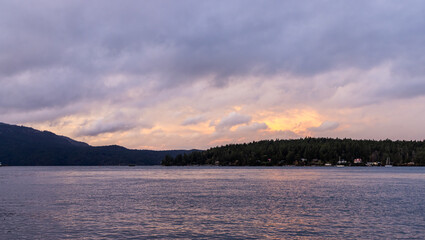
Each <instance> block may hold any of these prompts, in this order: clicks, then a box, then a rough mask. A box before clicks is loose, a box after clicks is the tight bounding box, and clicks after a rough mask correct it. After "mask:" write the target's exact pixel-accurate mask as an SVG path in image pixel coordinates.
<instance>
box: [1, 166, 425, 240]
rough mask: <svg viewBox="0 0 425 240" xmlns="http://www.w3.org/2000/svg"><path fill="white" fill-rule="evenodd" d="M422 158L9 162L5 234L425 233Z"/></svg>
mask: <svg viewBox="0 0 425 240" xmlns="http://www.w3.org/2000/svg"><path fill="white" fill-rule="evenodd" d="M424 199H425V168H396V167H394V168H391V169H388V168H343V169H341V168H295V167H290V168H231V167H229V168H224V167H169V168H167V167H136V168H128V167H4V168H0V203H1V204H0V239H67V238H88V239H123V238H133V239H140V238H149V237H150V238H218V239H247V238H248V239H250V238H251V239H254V238H255V239H256V238H275V239H277V238H296V239H304V238H306V239H325V238H326V239H358V238H368V239H382V238H387V239H388V238H392V239H393V238H417V239H425V207H424V204H423V201H424Z"/></svg>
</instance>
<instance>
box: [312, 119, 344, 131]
mask: <svg viewBox="0 0 425 240" xmlns="http://www.w3.org/2000/svg"><path fill="white" fill-rule="evenodd" d="M338 127H339V123H337V122H331V121H324V122H322V124H320V126H318V127H310V128H308V130H309V131H312V132H325V131H332V130H335V129H336V128H338Z"/></svg>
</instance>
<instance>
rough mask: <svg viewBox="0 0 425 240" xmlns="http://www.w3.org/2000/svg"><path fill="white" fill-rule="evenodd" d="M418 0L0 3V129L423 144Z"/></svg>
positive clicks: (204, 142)
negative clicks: (3, 126) (10, 126)
mask: <svg viewBox="0 0 425 240" xmlns="http://www.w3.org/2000/svg"><path fill="white" fill-rule="evenodd" d="M424 16H425V1H422V0H408V1H399V0H385V1H383V0H366V1H363V0H356V1H352V0H350V1H347V0H338V1H337V0H334V1H330V0H314V1H313V0H311V1H299V0H294V1H292V0H279V1H273V0H270V1H256V0H241V1H235V0H214V1H209V0H203V1H199V0H193V1H187V0H179V1H174V0H170V1H166V0H154V1H149V0H145V1H130V0H120V1H105V0H102V1H96V0H92V1H83V0H81V1H79V0H72V1H71V0H70V1H64V0H50V1H46V0H39V1H34V2H29V1H16V0H10V1H9V0H0V122H5V123H9V124H19V125H25V126H31V127H34V128H37V129H40V130H48V131H52V132H54V133H56V134H60V135H65V136H69V137H71V138H74V139H76V140H80V141H85V142H87V143H89V144H91V145H94V146H99V145H111V144H118V145H122V146H125V147H127V148H132V149H154V150H161V149H193V148H197V149H207V148H209V147H213V146H217V145H224V144H229V143H242V142H251V141H257V140H261V139H292V138H302V137H308V136H310V137H339V138H354V139H377V140H378V139H387V138H388V139H393V140H396V139H400V140H423V139H425V127H424V123H425V17H424Z"/></svg>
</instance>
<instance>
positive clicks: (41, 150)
mask: <svg viewBox="0 0 425 240" xmlns="http://www.w3.org/2000/svg"><path fill="white" fill-rule="evenodd" d="M190 152H191V151H190V150H189V151H188V150H170V151H151V150H130V149H127V148H124V147H120V146H116V145H113V146H102V147H93V146H90V145H89V144H87V143H84V142H78V141H75V140H73V139H71V138H68V137H64V136H59V135H56V134H54V133H52V132H48V131H39V130H36V129H33V128H29V127H24V126H16V125H9V124H5V123H0V162H1V163H2V164H3V165H9V166H52V165H61V166H63V165H128V164H136V165H158V164H160V163H161V160H162V159H164V158H165V156H166V155H169V156H173V157H175V156H176V155H178V154H184V153H190Z"/></svg>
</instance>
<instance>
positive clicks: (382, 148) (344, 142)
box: [162, 138, 425, 166]
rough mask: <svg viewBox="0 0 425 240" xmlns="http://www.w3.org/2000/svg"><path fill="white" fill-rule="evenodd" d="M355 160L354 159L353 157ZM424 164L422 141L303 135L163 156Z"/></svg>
mask: <svg viewBox="0 0 425 240" xmlns="http://www.w3.org/2000/svg"><path fill="white" fill-rule="evenodd" d="M355 160H356V161H355ZM208 164H209V165H222V166H278V165H304V166H309V165H325V164H332V165H335V164H341V165H360V166H361V165H366V164H368V165H385V164H392V165H399V166H401V165H425V141H391V140H381V141H375V140H352V139H331V138H304V139H296V140H264V141H259V142H252V143H248V144H247V143H244V144H230V145H226V146H220V147H214V148H211V149H208V150H206V151H203V152H200V151H196V152H192V153H190V154H180V155H177V156H176V157H173V156H166V157H165V159H164V160H163V161H162V165H167V166H169V165H208Z"/></svg>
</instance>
